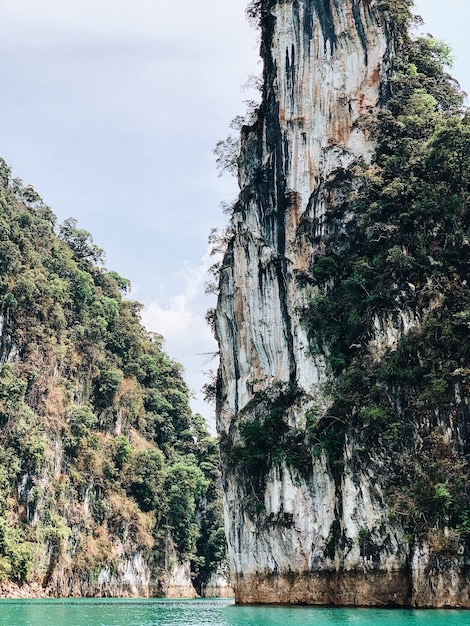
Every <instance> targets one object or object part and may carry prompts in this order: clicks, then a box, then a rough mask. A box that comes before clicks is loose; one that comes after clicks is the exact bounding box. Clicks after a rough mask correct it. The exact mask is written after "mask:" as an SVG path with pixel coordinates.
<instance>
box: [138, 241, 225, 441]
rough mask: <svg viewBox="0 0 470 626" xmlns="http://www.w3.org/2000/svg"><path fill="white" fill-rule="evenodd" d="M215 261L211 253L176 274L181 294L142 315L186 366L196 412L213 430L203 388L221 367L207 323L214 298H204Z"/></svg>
mask: <svg viewBox="0 0 470 626" xmlns="http://www.w3.org/2000/svg"><path fill="white" fill-rule="evenodd" d="M213 262H214V260H213V258H212V257H211V256H210V254H209V253H208V252H207V253H206V254H205V256H204V257H203V258H202V259H201V262H200V264H198V265H193V264H191V263H186V264H185V265H184V269H183V270H181V271H180V272H177V273H175V276H174V278H175V280H179V281H182V283H183V285H184V287H183V289H182V291H181V293H178V294H177V295H174V296H172V297H170V299H169V301H168V302H167V303H166V304H165V303H162V302H161V301H159V300H153V301H151V302H150V303H149V304H148V305H147V306H146V307H145V309H144V310H143V312H142V321H143V323H144V326H145V327H146V328H147V329H148V330H150V331H153V332H158V333H161V334H162V335H163V336H164V338H165V350H166V351H167V353H168V354H169V356H170V357H172V358H174V359H175V360H176V361H179V362H181V363H184V365H185V369H186V376H185V378H186V382H187V384H188V386H189V388H190V390H191V392H192V396H193V397H192V402H191V406H192V408H193V411H195V412H199V413H201V414H202V415H204V417H206V419H207V421H208V423H209V425H210V427H211V429H212V430H213V416H212V409H211V408H210V407H209V406H208V405H207V404H205V403H204V401H203V400H202V394H201V389H202V386H203V385H204V384H205V383H207V382H208V378H207V375H206V373H207V372H208V371H209V370H210V369H214V368H216V367H217V362H216V361H215V360H214V359H213V358H212V357H213V355H214V354H215V353H216V351H217V344H216V342H215V339H214V337H213V336H212V332H211V330H210V328H209V326H208V324H207V322H206V320H205V314H206V310H207V308H208V307H210V306H213V304H214V302H213V298H212V299H210V298H208V297H207V296H205V295H204V283H205V282H206V281H207V280H208V274H207V270H208V268H209V267H210V265H212V263H213Z"/></svg>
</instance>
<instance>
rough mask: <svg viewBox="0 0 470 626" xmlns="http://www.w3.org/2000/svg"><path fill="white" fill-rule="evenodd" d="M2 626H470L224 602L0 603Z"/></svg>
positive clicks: (368, 612) (455, 616) (451, 618)
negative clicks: (248, 605) (350, 625)
mask: <svg viewBox="0 0 470 626" xmlns="http://www.w3.org/2000/svg"><path fill="white" fill-rule="evenodd" d="M0 624H1V625H2V626H3V625H5V626H7V625H8V626H178V625H179V624H184V626H337V625H343V624H352V625H353V626H372V625H374V626H375V625H377V626H470V611H468V612H467V611H408V610H406V611H402V610H387V609H378V610H377V609H331V608H307V607H296V608H286V607H238V606H234V604H233V602H231V601H228V600H107V599H106V600H98V599H93V600H0Z"/></svg>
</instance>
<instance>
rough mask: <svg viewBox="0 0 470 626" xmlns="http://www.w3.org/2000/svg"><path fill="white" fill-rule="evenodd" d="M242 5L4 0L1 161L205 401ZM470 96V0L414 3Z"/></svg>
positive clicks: (253, 58) (247, 44) (0, 16)
mask: <svg viewBox="0 0 470 626" xmlns="http://www.w3.org/2000/svg"><path fill="white" fill-rule="evenodd" d="M246 4H247V0H198V2H194V0H179V2H166V1H165V2H164V1H163V0H132V2H131V1H130V0H0V156H1V157H3V158H4V159H5V160H6V162H7V163H8V164H9V165H10V167H12V168H13V175H14V176H15V177H17V178H21V179H22V180H23V182H24V183H25V184H31V185H33V186H34V188H35V189H36V190H37V191H38V192H39V194H40V195H41V197H42V198H43V199H44V201H45V202H46V203H47V204H48V205H49V206H50V207H51V209H52V210H53V211H54V213H55V214H56V215H57V217H58V220H59V222H62V221H63V220H64V219H66V218H68V217H75V218H76V219H77V220H78V226H79V227H80V228H84V229H85V230H88V231H90V232H91V233H92V235H93V239H94V242H95V243H96V244H97V245H98V246H100V247H102V248H104V250H105V252H106V267H107V268H108V269H110V270H115V271H117V272H118V273H119V274H121V275H122V276H124V277H126V278H128V279H129V280H130V281H131V284H132V292H131V297H132V298H133V299H135V300H138V301H139V302H141V303H143V304H144V307H145V308H144V310H143V314H142V319H143V322H144V324H145V326H146V327H147V328H148V329H149V330H151V331H155V332H159V333H161V334H163V335H164V337H165V339H166V343H165V348H166V351H167V352H168V354H169V355H170V356H171V357H172V358H174V359H175V360H177V361H179V362H180V363H182V365H183V366H184V368H185V377H186V380H187V383H188V385H189V387H190V389H191V391H192V395H193V399H192V406H193V409H194V410H195V411H198V412H200V413H202V414H203V415H204V416H205V417H206V418H207V419H208V420H209V422H210V424H211V425H212V424H213V409H212V407H210V406H209V405H206V404H205V403H203V401H202V399H201V392H200V390H201V387H202V386H203V384H204V383H205V382H207V380H208V379H207V377H206V373H207V372H209V371H210V370H214V369H216V367H217V361H216V359H214V358H212V359H211V356H212V355H213V354H214V353H215V352H216V350H217V347H216V344H215V341H214V339H213V338H212V336H211V332H210V330H209V328H208V326H207V324H206V322H205V312H206V310H207V309H208V308H209V307H212V306H214V304H215V302H214V296H207V295H205V294H204V284H205V282H206V281H208V280H209V277H208V276H207V268H208V267H209V266H210V265H211V264H212V262H213V259H211V257H210V255H209V247H208V235H209V232H210V230H211V228H214V227H215V228H219V229H220V228H223V226H224V224H225V220H226V217H225V215H224V214H223V212H222V209H221V203H222V202H227V203H230V202H231V201H233V200H234V199H235V198H236V195H237V185H236V181H235V180H234V179H231V178H229V177H219V176H218V173H217V170H216V165H215V158H214V155H213V148H214V146H215V144H216V143H217V141H218V140H220V139H224V138H225V137H226V136H227V135H228V134H229V133H230V132H231V130H230V122H231V120H232V119H233V118H234V117H235V116H237V115H243V114H244V112H245V111H246V108H247V104H246V103H247V101H248V100H251V99H253V98H255V97H256V94H255V93H254V92H253V90H251V89H250V88H249V87H248V86H247V83H248V84H249V83H250V77H253V76H258V75H259V74H260V72H261V65H260V61H259V58H258V49H259V42H258V35H257V33H256V32H255V31H254V30H253V29H252V28H251V27H250V26H249V25H248V23H247V21H246V19H245V6H246ZM416 12H417V13H418V14H420V15H421V16H422V17H423V19H424V21H425V25H424V27H423V32H426V33H431V34H432V35H434V36H435V37H438V38H439V39H443V40H444V41H446V42H447V43H448V44H450V45H451V47H452V49H453V52H454V57H455V64H454V69H453V74H454V76H455V77H456V78H457V79H458V80H459V81H460V83H461V86H462V88H463V89H464V90H466V91H467V92H469V93H470V63H469V62H468V60H469V59H470V38H469V37H468V23H469V22H470V1H469V0H445V2H443V0H417V2H416Z"/></svg>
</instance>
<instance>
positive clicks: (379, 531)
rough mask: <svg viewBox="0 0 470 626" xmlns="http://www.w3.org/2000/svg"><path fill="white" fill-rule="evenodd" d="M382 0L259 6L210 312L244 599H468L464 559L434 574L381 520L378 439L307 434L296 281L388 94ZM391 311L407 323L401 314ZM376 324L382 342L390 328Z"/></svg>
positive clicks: (308, 371) (229, 522) (384, 513)
mask: <svg viewBox="0 0 470 626" xmlns="http://www.w3.org/2000/svg"><path fill="white" fill-rule="evenodd" d="M383 5H384V3H380V2H378V1H375V0H263V1H262V2H261V15H262V16H261V25H262V44H261V53H262V58H263V61H264V87H263V101H262V104H261V107H260V111H259V114H258V118H257V121H256V123H255V124H254V125H252V126H250V127H245V128H244V129H243V130H242V149H241V161H240V168H239V184H240V188H241V191H240V195H239V199H238V202H237V204H236V206H235V208H234V215H233V219H232V228H233V236H232V239H231V241H230V243H229V246H228V249H227V252H226V255H225V258H224V262H223V264H222V268H221V273H220V295H219V302H218V307H217V318H216V332H217V338H218V341H219V346H220V370H219V380H218V430H219V433H220V437H221V447H222V463H223V479H224V490H225V514H226V528H227V533H228V543H229V550H230V556H231V562H232V570H233V572H232V573H233V583H234V588H235V594H236V600H237V602H240V603H316V604H342V605H410V604H411V605H413V604H415V605H421V606H423V605H429V606H447V605H449V606H460V605H467V606H468V604H469V598H468V584H467V585H466V584H465V581H464V582H462V580H464V579H462V576H461V574H462V571H463V570H462V567H463V561H462V559H461V558H460V560H459V558H457V557H456V558H455V559H454V561H452V560H451V561H452V562H451V561H449V562H448V563H447V565H446V567H444V568H442V567H440V566H439V564H437V563H436V560H434V566H435V567H434V569H433V564H432V562H431V561H432V558H431V557H430V556H429V554H426V551H425V550H424V549H423V551H421V552H420V553H419V554H418V553H415V554H414V556H412V553H413V551H412V549H411V548H410V546H409V544H408V541H407V539H406V537H405V534H404V531H403V530H402V528H401V527H400V525H398V524H396V523H395V522H394V521H393V520H391V516H390V509H389V506H388V505H387V503H386V498H385V495H384V492H383V488H382V485H381V481H380V480H379V479H378V478H377V472H380V471H382V472H383V471H387V470H386V467H387V463H386V461H384V459H382V458H381V457H380V450H376V451H371V452H370V457H369V462H368V463H360V462H358V454H357V447H358V441H357V440H355V439H354V433H353V432H352V431H348V432H347V433H346V435H345V440H344V444H343V446H342V448H341V454H340V458H338V459H336V461H335V462H332V461H331V459H327V456H326V455H325V454H324V453H317V454H311V453H309V452H307V453H306V452H305V446H304V445H303V444H304V441H305V436H306V435H305V433H306V432H308V429H309V424H311V421H312V419H313V416H314V415H321V414H322V413H324V412H325V410H326V408H327V407H328V402H329V399H328V395H327V393H326V392H325V383H326V382H327V381H328V373H327V366H326V362H325V358H324V356H322V355H321V354H315V353H314V351H312V350H311V347H310V346H309V338H308V336H307V331H306V330H305V326H304V324H303V323H302V319H301V317H302V315H301V311H302V310H303V308H304V306H305V299H306V293H308V290H306V289H305V288H303V286H304V285H305V281H304V278H305V276H306V275H308V273H309V272H310V268H311V266H312V261H314V259H315V258H316V257H318V256H319V255H321V253H322V246H323V245H324V244H323V239H324V235H325V228H326V225H325V215H326V214H327V213H328V210H329V208H330V207H331V206H332V205H333V204H334V202H335V201H336V200H337V196H338V194H341V189H340V188H339V187H335V185H334V184H333V183H332V181H333V180H334V179H335V176H336V174H337V172H338V171H345V170H346V169H347V168H349V169H350V168H351V167H352V166H354V164H356V163H357V164H359V163H368V162H369V161H370V159H371V157H372V154H373V151H374V141H373V138H371V137H370V136H369V135H367V134H366V133H365V132H364V130H363V129H362V125H361V120H362V119H363V117H364V116H365V115H367V114H370V113H371V112H374V111H376V110H378V109H379V108H380V107H381V106H382V105H383V104H384V103H385V102H386V100H387V98H388V97H389V77H390V72H391V66H392V62H393V57H394V54H395V50H396V36H395V25H394V23H393V20H392V19H391V18H390V15H389V13H388V12H387V11H386V10H385V9H384V8H383ZM402 322H403V323H402V324H401V326H402V327H403V326H405V327H408V326H412V325H413V324H414V318H413V316H412V315H408V314H406V313H404V314H403V320H402ZM379 326H380V328H378V330H377V337H376V338H375V344H376V345H377V346H379V347H378V348H376V349H377V351H378V352H379V351H380V350H382V351H383V350H384V349H385V347H386V345H389V344H390V343H393V341H396V338H397V333H398V330H397V329H396V328H394V327H393V324H392V325H391V326H390V325H389V326H387V327H385V326H384V325H383V324H379ZM400 332H401V331H400ZM387 338H388V339H387ZM375 344H374V345H375ZM371 345H372V344H371ZM380 346H381V347H380ZM384 346H385V347H384ZM379 356H380V355H379ZM281 412H282V419H279V415H280V413H281ZM276 437H277V439H276ZM277 440H281V441H282V444H281V445H279V446H278V445H277V444H276V441H277ZM250 442H251V444H250ZM250 446H251V447H250ZM263 455H264V456H263ZM267 457H269V462H266V458H267ZM446 568H447V570H446V571H444V570H445V569H446ZM457 579H459V580H460V582H459V583H458V584H457V585H455V584H454V583H452V587H453V591H452V592H447V595H446V592H444V589H445V588H446V584H447V582H449V584H450V581H451V580H454V582H455V580H457ZM425 580H426V581H427V582H424V581H425ZM446 581H447V582H446ZM459 585H460V586H459Z"/></svg>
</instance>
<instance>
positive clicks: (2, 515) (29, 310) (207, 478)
mask: <svg viewBox="0 0 470 626" xmlns="http://www.w3.org/2000/svg"><path fill="white" fill-rule="evenodd" d="M102 259H103V251H102V250H101V249H100V248H98V247H97V246H96V245H95V244H94V243H93V240H92V237H91V235H90V234H89V233H88V232H86V231H84V230H81V229H79V228H78V227H77V224H76V222H75V220H73V219H69V220H66V221H65V222H64V224H62V225H61V226H57V225H56V218H55V216H54V215H53V213H52V212H51V210H50V209H49V208H48V207H47V206H46V205H45V204H44V203H43V202H42V200H41V199H40V198H39V196H38V195H37V194H36V192H35V191H34V190H33V189H32V188H31V187H24V186H23V184H22V183H21V181H18V180H12V178H11V172H10V170H9V168H8V166H7V165H6V164H5V162H4V161H0V321H1V326H0V444H1V445H0V581H1V580H5V579H10V580H13V581H16V582H20V583H21V582H24V581H26V580H34V581H40V582H42V583H43V585H44V586H45V587H48V588H50V590H51V592H52V593H80V592H83V593H89V592H90V586H91V590H92V588H93V585H94V584H96V583H97V577H98V575H99V574H100V572H101V573H102V574H103V572H105V573H106V576H107V577H108V579H110V577H112V576H113V575H117V579H119V575H120V574H119V572H121V574H122V573H123V570H122V568H121V569H120V567H121V566H122V567H124V566H125V564H126V563H135V562H137V561H139V559H143V562H144V563H145V567H144V569H146V570H147V573H148V577H149V578H150V579H151V580H152V581H153V584H154V585H155V587H153V588H152V589H153V591H154V592H155V593H164V591H165V577H166V576H167V574H168V572H169V571H170V570H171V563H170V565H169V562H173V561H175V560H176V561H179V562H184V561H190V562H191V569H192V574H193V576H194V577H195V578H196V585H200V584H201V583H204V582H205V581H206V580H207V578H208V577H209V575H210V573H211V571H214V570H215V569H217V568H218V567H219V566H220V565H221V563H223V561H224V558H225V540H224V536H223V531H222V512H221V501H220V494H219V490H218V480H219V470H218V453H217V447H216V442H215V441H214V440H213V439H212V438H211V437H210V436H209V435H208V433H207V431H206V429H205V425H204V421H203V419H202V418H201V417H200V416H198V415H192V414H191V410H190V408H189V402H188V389H187V387H186V385H185V383H184V380H183V377H182V371H181V367H180V366H179V365H178V364H177V363H175V362H174V361H172V360H171V359H169V358H168V356H167V355H166V354H165V353H164V351H163V348H162V344H163V338H162V337H161V336H159V335H155V334H151V333H148V332H146V331H145V329H144V328H143V327H142V325H141V322H140V319H139V311H140V308H141V306H140V305H139V304H138V303H136V302H133V301H130V300H128V299H125V298H124V297H123V295H124V294H125V293H126V291H127V290H128V288H129V283H128V281H127V280H126V279H124V278H122V277H121V276H119V275H118V274H117V273H115V272H110V271H107V270H106V269H105V268H104V266H103V264H102ZM136 567H137V566H136ZM137 569H138V568H137ZM144 574H145V572H142V571H137V570H136V572H135V575H136V576H137V577H138V576H139V575H141V576H144ZM144 577H145V576H144Z"/></svg>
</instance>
